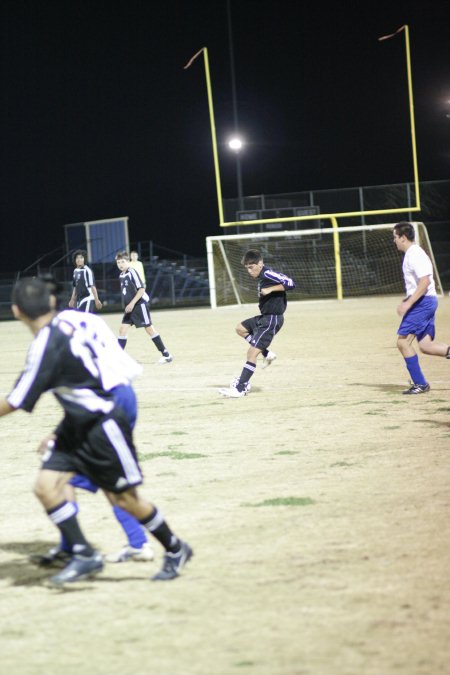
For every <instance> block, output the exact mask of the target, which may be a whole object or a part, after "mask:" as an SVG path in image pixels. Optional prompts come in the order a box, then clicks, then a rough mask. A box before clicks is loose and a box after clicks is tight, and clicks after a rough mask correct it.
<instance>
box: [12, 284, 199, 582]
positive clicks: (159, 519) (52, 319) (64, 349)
mask: <svg viewBox="0 0 450 675" xmlns="http://www.w3.org/2000/svg"><path fill="white" fill-rule="evenodd" d="M12 311H13V314H14V316H15V318H17V319H19V320H20V321H22V322H23V323H24V324H25V325H26V326H28V327H29V329H30V330H31V332H32V333H33V335H34V339H33V342H32V343H31V346H30V348H29V350H28V355H27V361H26V365H25V369H24V370H23V372H22V374H21V375H20V376H19V378H18V380H17V382H16V384H15V386H14V388H13V390H12V392H11V393H10V394H9V395H8V397H7V398H4V399H0V417H3V416H4V415H8V414H10V413H13V412H15V411H16V410H18V409H22V410H24V411H26V412H32V410H33V408H34V406H35V405H36V403H37V401H38V399H39V398H40V396H41V395H42V394H43V393H44V392H46V391H52V393H53V394H54V396H55V398H56V399H57V401H58V403H60V405H61V406H62V407H63V409H64V417H63V419H62V420H61V422H60V423H59V425H58V427H57V428H56V429H55V431H54V433H53V434H52V435H51V436H50V437H48V438H46V439H44V441H42V443H41V450H42V451H43V453H44V454H43V460H42V466H41V469H40V471H39V474H38V478H37V481H36V484H35V493H36V496H37V497H38V499H39V500H40V501H41V503H42V505H43V506H44V508H45V510H46V512H47V514H48V516H49V518H50V519H51V521H52V522H53V523H54V524H55V525H56V526H57V527H58V529H59V530H60V533H61V534H62V536H64V538H65V539H66V541H67V542H69V544H70V547H71V550H72V553H73V556H72V559H71V560H70V562H69V563H68V565H67V566H66V567H65V568H64V569H63V570H62V571H61V572H59V573H58V574H56V575H55V576H53V577H51V578H50V579H49V583H50V584H51V585H54V586H63V585H64V584H66V583H71V582H74V581H77V580H78V579H82V578H85V577H89V576H92V575H95V574H97V573H98V572H100V571H101V570H102V568H103V560H102V556H101V555H100V554H99V553H98V552H97V551H95V550H94V549H93V548H92V546H91V544H90V543H89V542H88V541H87V539H86V538H85V536H84V534H83V533H82V531H81V529H80V526H79V524H78V520H77V517H76V508H75V506H74V505H73V504H71V503H70V502H68V501H67V500H66V499H65V496H64V486H65V484H66V483H67V481H68V480H70V478H71V476H72V475H73V474H74V473H79V474H81V475H84V476H87V477H88V478H90V479H91V480H92V481H93V483H95V484H96V485H98V486H99V487H100V488H102V489H103V491H104V492H105V493H106V494H107V496H108V498H109V499H110V500H111V501H113V502H114V503H116V504H118V505H119V506H121V507H122V508H123V509H125V510H126V511H128V512H129V513H131V514H132V515H134V516H135V518H137V519H138V520H139V522H140V523H141V525H142V526H143V527H145V528H146V529H147V530H148V531H149V532H150V533H151V534H152V535H153V536H154V537H155V538H156V539H157V540H158V541H159V542H160V544H161V545H162V546H163V547H164V549H165V555H164V562H163V566H162V568H161V570H160V571H159V572H158V573H157V574H155V575H154V576H153V577H152V579H153V580H168V579H173V578H175V577H176V576H178V572H179V569H180V568H181V567H182V566H183V565H184V564H185V563H186V562H187V561H188V560H189V558H190V557H191V556H192V550H191V548H190V547H189V546H188V544H186V543H184V542H182V541H181V540H180V539H178V537H176V536H175V534H174V533H173V532H172V531H171V529H170V528H169V526H168V524H167V523H166V521H165V519H164V518H163V516H162V514H161V513H160V511H159V510H158V509H157V508H156V507H155V506H153V505H152V504H150V502H148V501H146V500H145V499H143V498H142V497H141V496H140V494H139V493H138V491H137V486H138V485H140V484H141V483H142V474H141V470H140V467H139V464H138V461H137V458H136V450H135V447H134V445H133V440H132V433H131V428H130V422H129V420H128V418H127V416H126V414H125V413H124V412H123V410H122V408H121V407H119V406H118V405H117V404H116V402H115V400H114V395H113V394H112V393H111V391H110V388H111V387H114V386H116V385H120V384H121V383H122V382H123V375H122V373H121V368H120V363H119V359H118V357H117V355H116V352H115V351H114V350H113V348H112V347H111V350H112V351H114V353H110V354H108V346H107V345H103V344H102V341H101V340H100V339H99V338H98V336H96V335H95V334H91V335H89V336H88V335H83V332H82V331H80V330H75V329H74V327H73V326H71V324H70V323H69V322H68V321H65V320H64V318H61V317H60V316H58V315H57V316H55V315H54V312H53V311H52V306H51V301H50V293H49V289H48V286H47V284H46V283H45V282H44V281H42V280H41V279H27V278H24V279H21V280H20V281H19V282H18V283H17V284H16V285H15V287H14V291H13V304H12ZM114 346H115V348H116V349H117V343H115V342H114ZM117 352H118V353H119V356H120V354H121V353H122V352H120V350H117ZM124 356H125V355H124ZM105 382H108V388H106V384H104V383H105Z"/></svg>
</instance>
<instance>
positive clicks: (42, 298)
mask: <svg viewBox="0 0 450 675" xmlns="http://www.w3.org/2000/svg"><path fill="white" fill-rule="evenodd" d="M12 302H13V305H17V307H18V308H19V309H20V311H21V312H22V314H25V316H26V317H28V318H29V319H37V318H38V317H39V316H43V315H44V314H48V312H50V311H51V305H50V291H49V288H48V286H47V284H46V283H45V281H43V280H42V279H37V278H36V277H24V278H23V279H20V280H19V281H18V282H17V283H16V285H15V286H14V288H13V293H12Z"/></svg>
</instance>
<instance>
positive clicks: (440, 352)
mask: <svg viewBox="0 0 450 675" xmlns="http://www.w3.org/2000/svg"><path fill="white" fill-rule="evenodd" d="M393 234H394V243H395V245H396V247H397V249H398V250H399V251H401V252H402V253H404V254H405V255H404V258H403V265H402V271H403V278H404V281H405V290H406V298H405V299H404V300H402V302H401V303H400V305H399V306H398V307H397V314H398V315H399V316H401V317H402V321H401V324H400V327H399V329H398V331H397V334H398V338H397V347H398V349H399V351H400V353H401V354H402V356H403V358H404V359H405V363H406V368H407V369H408V372H409V374H410V376H411V387H409V389H405V391H404V392H403V393H404V394H409V395H410V394H424V393H426V392H427V391H430V385H429V384H428V382H427V380H426V379H425V376H424V374H423V372H422V370H421V368H420V365H419V358H418V356H417V354H416V352H415V350H414V348H413V346H412V343H413V341H414V338H416V339H417V342H418V345H419V349H420V351H421V352H423V353H424V354H429V355H431V356H443V357H444V358H447V359H449V358H450V347H449V345H448V344H445V343H444V342H436V341H435V339H434V336H435V324H434V320H435V314H436V310H437V307H438V301H437V296H436V287H435V283H434V279H433V265H432V263H431V260H430V258H429V257H428V255H427V254H426V253H425V251H424V250H423V248H421V247H420V246H419V245H418V244H416V243H415V232H414V226H413V225H412V224H411V223H408V222H401V223H397V225H395V226H394V232H393Z"/></svg>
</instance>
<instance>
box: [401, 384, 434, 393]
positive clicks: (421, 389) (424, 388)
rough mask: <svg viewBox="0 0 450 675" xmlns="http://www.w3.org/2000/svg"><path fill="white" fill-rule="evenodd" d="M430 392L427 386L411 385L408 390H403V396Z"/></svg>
mask: <svg viewBox="0 0 450 675" xmlns="http://www.w3.org/2000/svg"><path fill="white" fill-rule="evenodd" d="M427 391H430V385H429V384H413V385H411V387H410V388H409V389H405V391H404V392H403V393H404V394H425V393H426V392H427Z"/></svg>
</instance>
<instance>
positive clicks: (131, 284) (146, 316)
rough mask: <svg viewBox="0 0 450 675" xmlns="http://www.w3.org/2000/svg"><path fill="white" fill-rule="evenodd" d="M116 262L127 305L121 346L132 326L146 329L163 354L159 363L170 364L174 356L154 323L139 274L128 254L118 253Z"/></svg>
mask: <svg viewBox="0 0 450 675" xmlns="http://www.w3.org/2000/svg"><path fill="white" fill-rule="evenodd" d="M116 262H117V267H118V268H119V270H120V275H119V279H120V288H121V291H122V299H123V303H124V305H125V313H124V315H123V318H122V323H121V325H120V328H119V338H118V339H119V344H120V346H121V347H122V349H125V347H126V344H127V335H128V329H129V328H130V326H135V327H136V328H145V332H146V333H147V334H148V335H149V336H150V337H151V339H152V342H153V344H154V345H155V347H156V349H157V350H158V351H159V352H160V353H161V357H160V359H159V361H158V363H161V364H164V363H170V362H171V361H173V356H172V355H171V354H170V353H169V350H168V349H166V347H165V345H164V342H163V341H162V338H161V336H160V335H159V333H158V331H157V330H156V329H155V327H154V325H153V323H152V318H151V315H150V310H149V304H148V303H149V302H150V298H149V296H148V294H147V293H146V292H145V287H144V284H143V283H142V280H141V278H140V277H139V274H138V273H137V271H136V270H135V269H134V268H133V267H131V264H130V257H129V255H128V253H127V252H126V251H120V252H119V253H117V255H116Z"/></svg>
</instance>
